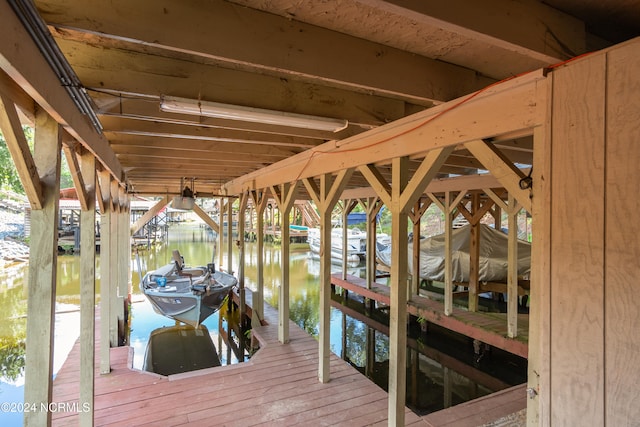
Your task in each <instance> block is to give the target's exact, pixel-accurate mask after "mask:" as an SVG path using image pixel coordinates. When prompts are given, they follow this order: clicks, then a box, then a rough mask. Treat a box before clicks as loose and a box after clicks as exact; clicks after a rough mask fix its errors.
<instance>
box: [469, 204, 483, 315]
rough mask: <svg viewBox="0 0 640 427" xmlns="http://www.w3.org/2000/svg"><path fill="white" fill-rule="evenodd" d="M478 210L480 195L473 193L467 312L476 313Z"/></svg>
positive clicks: (478, 285) (478, 284)
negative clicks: (476, 216)
mask: <svg viewBox="0 0 640 427" xmlns="http://www.w3.org/2000/svg"><path fill="white" fill-rule="evenodd" d="M479 210H480V194H479V193H478V192H477V191H474V192H473V193H472V194H471V215H472V216H474V217H473V218H472V221H470V222H469V223H470V227H471V230H470V233H471V236H470V237H469V295H468V298H469V299H468V309H469V311H478V289H479V288H480V218H475V214H476V213H477V212H478V211H479Z"/></svg>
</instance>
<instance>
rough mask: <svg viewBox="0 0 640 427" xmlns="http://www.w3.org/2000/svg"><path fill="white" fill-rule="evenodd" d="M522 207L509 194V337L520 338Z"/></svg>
mask: <svg viewBox="0 0 640 427" xmlns="http://www.w3.org/2000/svg"><path fill="white" fill-rule="evenodd" d="M519 208H520V206H519V204H518V203H517V202H516V200H515V198H514V197H513V196H512V195H511V193H509V212H508V214H509V235H508V241H507V247H508V249H507V269H508V270H507V298H508V299H507V335H508V336H509V338H515V337H517V336H518V212H519V211H520V209H519Z"/></svg>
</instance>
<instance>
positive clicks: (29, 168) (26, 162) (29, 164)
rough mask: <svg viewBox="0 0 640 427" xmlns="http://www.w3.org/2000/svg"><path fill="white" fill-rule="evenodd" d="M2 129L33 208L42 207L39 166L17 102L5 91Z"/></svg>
mask: <svg viewBox="0 0 640 427" xmlns="http://www.w3.org/2000/svg"><path fill="white" fill-rule="evenodd" d="M0 130H2V133H3V135H4V138H5V141H6V142H7V148H8V149H9V153H11V158H12V159H13V163H14V164H15V165H16V170H17V171H18V176H19V177H20V181H21V182H22V186H23V187H24V191H25V193H26V194H27V198H28V199H29V204H30V205H31V209H42V204H43V195H42V194H43V190H42V184H41V183H40V176H39V175H38V168H37V167H36V164H35V162H34V160H33V156H32V155H31V151H30V150H29V144H27V139H26V138H25V136H24V132H23V131H22V126H21V125H20V120H19V119H18V113H17V111H16V107H15V104H14V103H13V101H11V99H9V98H8V97H7V96H6V95H5V94H4V93H3V92H0Z"/></svg>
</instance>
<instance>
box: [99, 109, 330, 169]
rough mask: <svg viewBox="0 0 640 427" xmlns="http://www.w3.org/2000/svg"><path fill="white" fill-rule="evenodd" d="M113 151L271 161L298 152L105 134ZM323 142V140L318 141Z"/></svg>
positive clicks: (259, 145) (197, 140) (259, 146)
mask: <svg viewBox="0 0 640 427" xmlns="http://www.w3.org/2000/svg"><path fill="white" fill-rule="evenodd" d="M156 108H157V107H156ZM105 135H106V136H107V138H109V142H110V143H111V146H112V147H114V150H115V151H118V149H119V148H121V147H142V148H164V149H171V150H174V151H197V152H200V153H202V152H216V153H221V154H222V153H226V154H236V155H240V154H251V155H256V156H260V157H263V156H264V157H265V158H266V159H271V160H272V161H276V160H282V159H286V158H287V157H289V156H291V155H293V154H296V153H298V152H299V151H300V150H296V149H292V148H285V147H276V146H272V145H262V144H238V143H235V142H224V141H223V142H219V141H209V140H206V139H197V138H193V139H192V138H180V137H177V136H175V137H174V136H155V135H154V136H150V135H134V134H131V133H127V134H124V133H115V132H105ZM320 141H324V140H320Z"/></svg>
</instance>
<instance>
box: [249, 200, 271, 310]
mask: <svg viewBox="0 0 640 427" xmlns="http://www.w3.org/2000/svg"><path fill="white" fill-rule="evenodd" d="M249 194H250V195H251V200H252V201H253V204H254V206H255V208H256V218H257V219H256V240H257V241H256V247H257V248H256V249H257V252H258V260H257V263H256V268H257V272H256V282H257V286H258V293H257V294H254V295H253V307H252V308H253V309H254V310H255V311H256V312H257V313H258V317H259V318H260V319H264V256H263V254H264V209H265V208H266V207H267V200H269V198H268V196H267V194H268V193H267V191H265V190H252V191H251V192H250V193H249Z"/></svg>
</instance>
